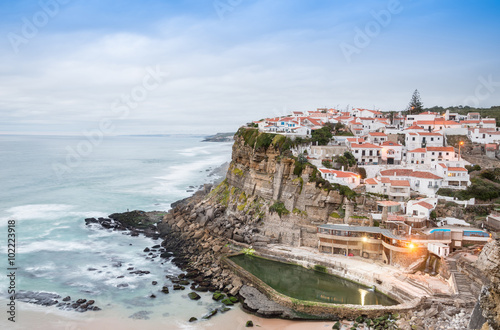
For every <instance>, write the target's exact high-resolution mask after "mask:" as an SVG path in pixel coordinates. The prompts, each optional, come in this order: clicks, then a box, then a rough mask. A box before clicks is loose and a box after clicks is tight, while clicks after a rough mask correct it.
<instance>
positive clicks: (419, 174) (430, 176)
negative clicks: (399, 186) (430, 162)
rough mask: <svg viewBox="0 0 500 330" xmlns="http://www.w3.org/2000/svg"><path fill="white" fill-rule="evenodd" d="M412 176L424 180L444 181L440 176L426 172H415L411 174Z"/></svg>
mask: <svg viewBox="0 0 500 330" xmlns="http://www.w3.org/2000/svg"><path fill="white" fill-rule="evenodd" d="M411 176H413V177H415V178H422V179H442V177H440V176H437V175H435V174H432V173H431V172H424V171H415V172H413V173H412V174H411Z"/></svg>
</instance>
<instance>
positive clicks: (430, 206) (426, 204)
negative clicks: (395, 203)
mask: <svg viewBox="0 0 500 330" xmlns="http://www.w3.org/2000/svg"><path fill="white" fill-rule="evenodd" d="M414 205H420V206H423V207H425V208H426V209H429V210H432V209H433V208H434V206H432V205H431V204H429V203H427V202H418V203H415V204H414Z"/></svg>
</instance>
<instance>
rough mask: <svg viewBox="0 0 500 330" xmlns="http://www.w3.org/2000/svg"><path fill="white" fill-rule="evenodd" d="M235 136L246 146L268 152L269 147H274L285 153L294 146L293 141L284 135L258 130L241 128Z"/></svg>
mask: <svg viewBox="0 0 500 330" xmlns="http://www.w3.org/2000/svg"><path fill="white" fill-rule="evenodd" d="M235 135H236V136H239V137H242V138H243V140H244V141H245V144H246V145H248V146H250V147H252V148H253V149H255V150H259V149H261V148H263V149H265V150H267V149H268V148H269V147H274V148H275V149H278V150H280V151H282V152H283V151H285V150H289V149H290V147H291V146H292V145H294V142H293V141H292V139H290V138H288V137H286V136H284V135H281V134H273V133H262V132H259V130H258V129H256V128H246V127H241V128H240V129H239V130H238V131H237V132H236V134H235Z"/></svg>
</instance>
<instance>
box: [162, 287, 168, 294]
mask: <svg viewBox="0 0 500 330" xmlns="http://www.w3.org/2000/svg"><path fill="white" fill-rule="evenodd" d="M161 292H163V293H168V292H169V291H168V286H164V287H163V288H161Z"/></svg>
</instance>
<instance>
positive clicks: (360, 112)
mask: <svg viewBox="0 0 500 330" xmlns="http://www.w3.org/2000/svg"><path fill="white" fill-rule="evenodd" d="M352 116H353V117H370V118H382V117H383V116H384V115H383V113H382V112H380V111H378V110H368V109H360V108H357V109H353V110H352Z"/></svg>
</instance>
